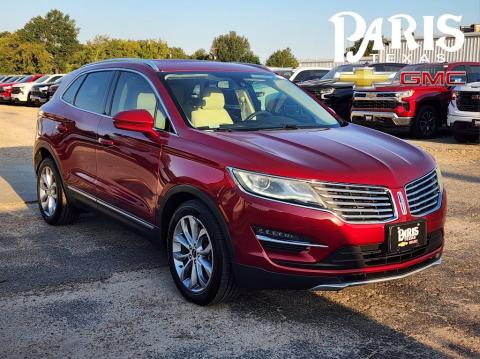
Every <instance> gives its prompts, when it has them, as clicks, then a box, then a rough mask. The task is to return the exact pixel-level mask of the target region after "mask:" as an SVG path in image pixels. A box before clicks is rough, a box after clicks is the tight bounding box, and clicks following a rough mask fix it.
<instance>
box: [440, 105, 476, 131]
mask: <svg viewBox="0 0 480 359" xmlns="http://www.w3.org/2000/svg"><path fill="white" fill-rule="evenodd" d="M455 122H466V123H471V124H472V125H473V126H480V112H470V111H468V112H467V111H460V110H459V109H458V108H457V107H456V106H454V105H453V104H452V103H451V102H450V104H449V105H448V117H447V124H448V126H449V127H450V126H453V125H454V123H455Z"/></svg>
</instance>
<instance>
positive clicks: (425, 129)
mask: <svg viewBox="0 0 480 359" xmlns="http://www.w3.org/2000/svg"><path fill="white" fill-rule="evenodd" d="M435 121H436V119H435V114H434V113H433V112H432V111H425V112H424V113H423V114H422V117H421V118H420V129H421V131H422V133H423V134H424V135H425V136H428V135H430V134H431V133H432V132H433V131H434V130H435Z"/></svg>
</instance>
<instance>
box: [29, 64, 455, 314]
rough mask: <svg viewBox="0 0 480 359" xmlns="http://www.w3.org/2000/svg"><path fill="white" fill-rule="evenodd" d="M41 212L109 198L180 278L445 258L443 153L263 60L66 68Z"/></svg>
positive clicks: (369, 268) (190, 284)
mask: <svg viewBox="0 0 480 359" xmlns="http://www.w3.org/2000/svg"><path fill="white" fill-rule="evenodd" d="M34 165H35V171H36V173H37V189H38V202H39V208H40V212H41V214H42V216H43V218H44V219H45V220H46V221H47V223H49V224H53V225H60V224H67V223H71V222H72V221H73V220H75V219H76V218H77V216H78V214H79V210H81V209H83V210H84V209H96V210H99V211H102V212H105V213H108V214H110V215H112V216H114V217H116V218H118V219H120V220H122V221H125V222H127V223H129V224H131V225H133V226H136V227H138V228H141V229H144V230H145V232H146V233H148V234H150V235H151V236H152V237H153V238H156V239H158V240H160V241H163V243H165V246H166V250H167V253H168V258H169V266H170V270H171V273H172V276H173V279H174V282H175V284H176V285H177V287H178V288H179V290H180V291H181V293H182V294H183V295H184V296H185V297H186V298H187V299H189V300H191V301H193V302H195V303H198V304H202V305H204V304H210V303H215V302H219V301H222V300H225V299H228V298H230V297H232V296H233V295H234V294H235V293H236V292H237V288H239V287H253V288H295V289H313V290H322V289H324V290H332V289H335V290H338V289H342V288H345V287H349V286H354V285H359V284H366V283H372V282H379V281H386V280H390V279H396V278H402V277H404V276H407V275H409V274H412V273H416V272H418V271H420V270H423V269H425V268H427V267H430V266H433V265H436V264H439V263H440V260H441V259H440V257H441V253H442V249H443V242H444V239H443V238H444V222H445V206H446V195H445V192H444V189H443V185H442V179H441V175H440V171H439V169H438V167H437V166H436V164H435V161H434V160H433V158H432V157H431V156H430V155H428V154H427V153H425V152H424V151H422V150H421V149H419V148H417V147H415V146H412V145H409V144H408V143H406V142H404V141H402V140H400V139H396V138H394V137H391V136H389V135H386V134H382V133H379V132H377V131H374V130H371V129H368V128H363V127H361V126H357V125H355V124H351V123H347V122H344V121H342V120H339V119H337V118H335V117H334V115H333V114H332V112H330V111H329V110H328V109H326V108H325V107H323V106H322V105H320V104H319V103H317V102H316V101H315V100H314V99H313V98H311V97H310V96H309V95H307V94H306V93H305V92H303V91H302V90H301V89H300V88H298V87H297V86H295V85H294V84H292V83H290V82H289V81H288V80H286V79H283V78H281V77H279V76H276V75H275V74H273V73H272V72H270V71H268V70H265V69H262V68H259V67H255V66H249V65H241V64H228V63H219V62H207V61H200V62H198V61H186V60H161V61H160V60H159V61H153V60H125V59H123V60H121V59H118V60H110V61H104V62H100V63H95V64H91V65H87V66H84V67H82V68H80V69H79V70H77V71H74V72H73V73H71V74H69V75H67V76H66V77H65V78H64V80H63V81H62V83H61V85H60V87H59V88H58V90H57V92H56V93H55V95H54V96H53V98H52V99H51V100H50V101H49V102H48V103H47V104H45V105H43V106H42V108H41V110H40V112H39V116H38V125H37V137H36V142H35V146H34Z"/></svg>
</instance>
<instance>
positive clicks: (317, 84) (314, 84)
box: [297, 79, 353, 89]
mask: <svg viewBox="0 0 480 359" xmlns="http://www.w3.org/2000/svg"><path fill="white" fill-rule="evenodd" d="M297 85H298V86H300V87H302V88H306V89H310V88H325V87H334V88H336V89H338V88H353V84H351V83H347V82H337V81H336V80H330V79H329V80H322V79H319V80H310V81H303V82H299V83H297Z"/></svg>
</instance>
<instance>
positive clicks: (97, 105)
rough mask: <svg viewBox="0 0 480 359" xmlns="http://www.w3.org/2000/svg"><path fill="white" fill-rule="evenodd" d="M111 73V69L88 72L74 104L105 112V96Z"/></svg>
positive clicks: (101, 112) (95, 111) (86, 108)
mask: <svg viewBox="0 0 480 359" xmlns="http://www.w3.org/2000/svg"><path fill="white" fill-rule="evenodd" d="M113 74H114V72H113V71H99V72H92V73H89V74H88V75H87V78H86V79H85V81H84V82H83V83H82V86H81V87H80V89H79V90H78V93H77V96H76V97H75V101H74V105H75V106H77V107H78V108H81V109H83V110H87V111H91V112H94V113H99V114H103V113H105V98H106V97H107V91H108V87H109V86H110V82H111V81H112V77H113Z"/></svg>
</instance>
